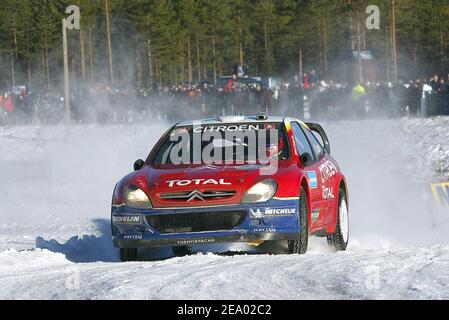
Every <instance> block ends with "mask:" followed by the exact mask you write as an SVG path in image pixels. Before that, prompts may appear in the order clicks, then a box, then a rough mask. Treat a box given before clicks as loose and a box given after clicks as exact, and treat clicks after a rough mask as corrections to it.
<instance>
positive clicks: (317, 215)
mask: <svg viewBox="0 0 449 320" xmlns="http://www.w3.org/2000/svg"><path fill="white" fill-rule="evenodd" d="M319 219H320V209H316V210H313V211H312V221H318V220H319Z"/></svg>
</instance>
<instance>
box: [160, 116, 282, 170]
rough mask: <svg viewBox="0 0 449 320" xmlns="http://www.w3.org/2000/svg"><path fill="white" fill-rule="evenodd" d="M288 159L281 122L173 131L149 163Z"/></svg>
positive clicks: (198, 127) (245, 162)
mask: <svg viewBox="0 0 449 320" xmlns="http://www.w3.org/2000/svg"><path fill="white" fill-rule="evenodd" d="M288 157H289V153H288V146H287V140H286V135H285V132H284V126H283V124H282V123H254V124H253V123H249V124H245V123H242V124H223V125H199V126H184V127H178V128H175V129H173V130H172V131H171V132H170V134H169V135H168V136H167V137H166V138H165V140H164V141H163V142H162V143H161V144H160V147H159V149H158V150H157V152H156V154H155V156H154V158H153V160H152V164H153V165H166V164H204V163H206V164H218V165H221V164H266V163H268V162H272V161H273V160H285V159H288Z"/></svg>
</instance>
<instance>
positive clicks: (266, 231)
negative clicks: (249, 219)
mask: <svg viewBox="0 0 449 320" xmlns="http://www.w3.org/2000/svg"><path fill="white" fill-rule="evenodd" d="M254 232H258V233H270V232H277V229H276V228H269V227H267V228H254Z"/></svg>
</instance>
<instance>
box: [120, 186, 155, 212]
mask: <svg viewBox="0 0 449 320" xmlns="http://www.w3.org/2000/svg"><path fill="white" fill-rule="evenodd" d="M123 199H124V200H125V204H126V205H127V206H128V207H131V208H139V209H146V208H151V207H152V206H151V202H150V199H149V198H148V196H147V194H146V193H145V192H143V190H141V189H139V188H137V187H134V186H130V187H126V188H125V190H124V192H123Z"/></svg>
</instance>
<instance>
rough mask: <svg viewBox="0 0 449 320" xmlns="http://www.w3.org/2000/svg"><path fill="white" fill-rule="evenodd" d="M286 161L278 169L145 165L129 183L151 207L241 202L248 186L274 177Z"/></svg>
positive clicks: (262, 167)
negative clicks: (141, 192)
mask: <svg viewBox="0 0 449 320" xmlns="http://www.w3.org/2000/svg"><path fill="white" fill-rule="evenodd" d="M286 165H287V164H286V162H285V161H280V162H279V165H278V167H277V170H273V169H274V168H272V167H268V166H262V165H227V166H215V165H181V166H180V165H176V166H175V165H164V166H145V167H144V168H143V169H141V170H140V171H138V172H136V173H135V174H134V176H133V177H132V179H131V181H130V183H131V184H133V185H135V186H137V187H139V188H141V189H142V190H144V191H145V192H146V193H147V195H148V196H149V197H150V199H151V203H152V205H153V207H154V208H175V207H197V206H219V205H230V204H238V203H240V202H241V200H242V198H243V196H244V194H245V192H246V191H247V190H248V189H249V188H250V187H252V186H253V185H254V184H256V183H258V182H260V181H262V180H265V179H268V178H272V179H273V178H274V177H275V176H276V173H279V171H282V170H284V168H285V166H286ZM269 169H271V171H270V170H269ZM273 173H275V174H274V175H273Z"/></svg>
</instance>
